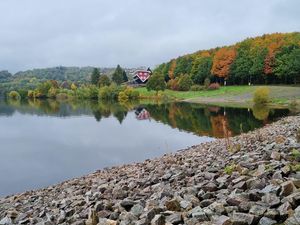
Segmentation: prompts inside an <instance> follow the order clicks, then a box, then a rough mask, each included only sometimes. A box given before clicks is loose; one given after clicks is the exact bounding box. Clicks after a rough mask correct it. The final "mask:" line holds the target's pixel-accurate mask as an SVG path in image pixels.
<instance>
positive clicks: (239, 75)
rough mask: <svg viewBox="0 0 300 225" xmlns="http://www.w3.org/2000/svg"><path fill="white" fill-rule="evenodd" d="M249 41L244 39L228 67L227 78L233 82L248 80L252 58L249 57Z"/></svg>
mask: <svg viewBox="0 0 300 225" xmlns="http://www.w3.org/2000/svg"><path fill="white" fill-rule="evenodd" d="M250 47H251V46H250V43H249V40H246V41H244V42H242V43H241V44H240V46H239V47H238V49H237V56H236V58H235V60H234V61H233V63H232V64H231V67H230V77H229V79H230V80H231V81H233V83H237V84H246V83H248V82H251V81H250V73H249V72H250V68H251V67H252V60H251V58H250Z"/></svg>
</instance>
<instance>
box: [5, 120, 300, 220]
mask: <svg viewBox="0 0 300 225" xmlns="http://www.w3.org/2000/svg"><path fill="white" fill-rule="evenodd" d="M299 129H300V116H293V117H287V118H284V119H281V120H280V121H278V122H275V123H273V124H271V125H267V126H266V127H264V128H262V129H259V130H256V131H253V132H250V133H247V134H242V135H240V136H237V137H234V138H230V139H229V140H226V139H220V140H216V141H213V142H210V143H205V144H201V145H198V146H193V147H191V148H188V149H186V150H182V151H179V152H177V153H175V154H167V155H164V156H162V157H161V158H157V159H153V160H146V161H145V162H142V163H136V164H131V165H124V166H118V167H113V168H109V169H104V170H101V171H97V172H95V173H93V174H90V175H87V176H85V177H82V178H78V179H73V180H70V181H66V182H64V183H61V184H59V185H55V186H50V187H48V188H45V189H41V190H37V191H30V192H26V193H22V194H18V195H14V196H9V197H6V198H2V199H0V224H38V225H52V224H73V225H97V224H99V225H115V224H120V225H130V224H137V225H146V224H152V225H161V224H187V225H195V224H216V225H230V224H233V225H244V224H245V225H246V224H260V225H271V224H286V225H292V224H293V225H296V224H298V225H299V224H300V206H299V205H300V164H299V162H300V143H299V142H300V133H299V132H300V130H299Z"/></svg>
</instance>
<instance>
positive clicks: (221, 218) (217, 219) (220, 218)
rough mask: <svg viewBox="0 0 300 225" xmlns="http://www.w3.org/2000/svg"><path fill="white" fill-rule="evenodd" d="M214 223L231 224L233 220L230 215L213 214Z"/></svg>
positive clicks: (217, 224)
mask: <svg viewBox="0 0 300 225" xmlns="http://www.w3.org/2000/svg"><path fill="white" fill-rule="evenodd" d="M212 223H213V224H214V225H231V224H232V222H231V220H230V218H229V217H228V216H224V215H221V216H213V217H212Z"/></svg>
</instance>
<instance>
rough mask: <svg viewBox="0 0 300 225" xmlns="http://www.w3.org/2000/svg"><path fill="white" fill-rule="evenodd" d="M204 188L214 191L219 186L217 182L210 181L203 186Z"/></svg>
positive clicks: (207, 190)
mask: <svg viewBox="0 0 300 225" xmlns="http://www.w3.org/2000/svg"><path fill="white" fill-rule="evenodd" d="M203 190H204V191H205V192H214V191H216V190H218V187H217V185H216V184H215V183H213V182H209V183H208V184H207V185H205V186H204V187H203Z"/></svg>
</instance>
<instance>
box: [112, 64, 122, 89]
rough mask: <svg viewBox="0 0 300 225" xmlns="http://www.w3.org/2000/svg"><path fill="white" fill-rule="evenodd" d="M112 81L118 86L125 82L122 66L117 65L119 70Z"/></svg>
mask: <svg viewBox="0 0 300 225" xmlns="http://www.w3.org/2000/svg"><path fill="white" fill-rule="evenodd" d="M112 80H113V81H114V82H115V83H116V84H118V85H119V84H122V83H123V82H124V74H123V69H122V68H121V66H120V65H117V68H116V70H115V72H114V73H113V75H112Z"/></svg>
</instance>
